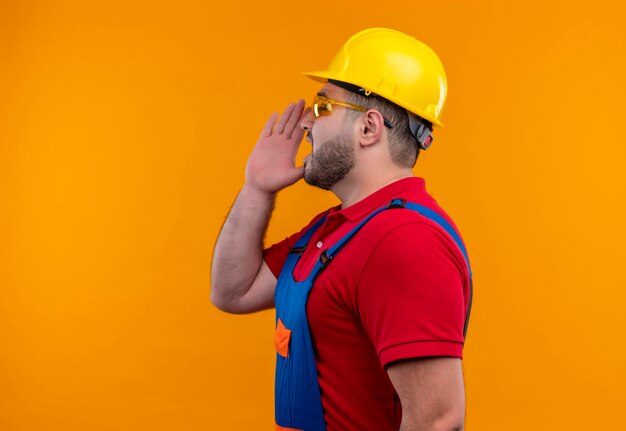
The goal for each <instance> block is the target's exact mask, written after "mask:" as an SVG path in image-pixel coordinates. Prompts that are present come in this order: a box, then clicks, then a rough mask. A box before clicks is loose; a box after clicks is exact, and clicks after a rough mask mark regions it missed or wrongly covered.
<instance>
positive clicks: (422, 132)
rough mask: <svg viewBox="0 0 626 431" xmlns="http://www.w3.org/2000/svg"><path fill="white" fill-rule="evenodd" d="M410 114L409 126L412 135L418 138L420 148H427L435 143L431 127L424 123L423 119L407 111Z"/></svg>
mask: <svg viewBox="0 0 626 431" xmlns="http://www.w3.org/2000/svg"><path fill="white" fill-rule="evenodd" d="M407 114H408V115H409V128H410V129H411V135H413V137H415V139H416V140H417V144H418V145H419V147H420V149H422V150H427V149H428V147H430V146H431V145H432V143H433V139H434V138H433V134H432V132H431V130H430V128H429V127H428V126H427V125H426V124H424V122H423V120H422V119H421V118H420V117H418V116H417V115H414V114H412V113H410V112H408V111H407Z"/></svg>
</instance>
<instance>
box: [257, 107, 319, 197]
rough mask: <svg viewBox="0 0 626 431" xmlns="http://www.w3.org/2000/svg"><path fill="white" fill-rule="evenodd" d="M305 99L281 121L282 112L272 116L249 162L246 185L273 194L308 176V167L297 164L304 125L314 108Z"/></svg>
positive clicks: (283, 115) (288, 108)
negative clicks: (305, 173)
mask: <svg viewBox="0 0 626 431" xmlns="http://www.w3.org/2000/svg"><path fill="white" fill-rule="evenodd" d="M303 109H304V101H303V100H300V101H298V102H297V103H291V104H290V105H289V106H287V108H286V109H285V112H283V114H282V115H281V116H280V118H279V119H278V121H276V119H277V117H278V113H273V114H272V115H270V117H269V119H268V120H267V123H265V127H264V128H263V131H262V132H261V136H260V137H259V140H258V141H257V143H256V145H255V146H254V149H253V150H252V153H251V154H250V157H249V158H248V163H247V165H246V186H248V187H251V188H253V189H255V190H258V191H261V192H264V193H267V194H272V193H276V192H277V191H279V190H281V189H283V188H285V187H287V186H290V185H291V184H293V183H295V182H296V181H298V180H299V179H300V178H302V177H303V175H304V167H303V166H296V164H295V160H296V153H297V152H298V147H299V146H300V143H301V142H302V138H303V137H304V130H302V128H301V127H300V123H301V122H302V119H303V118H304V117H305V116H306V115H307V114H308V111H309V109H310V108H307V109H305V110H304V111H303Z"/></svg>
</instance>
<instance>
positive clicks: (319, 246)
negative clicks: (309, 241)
mask: <svg viewBox="0 0 626 431" xmlns="http://www.w3.org/2000/svg"><path fill="white" fill-rule="evenodd" d="M316 245H317V248H322V246H323V245H324V243H323V242H322V241H318V242H317V244H316Z"/></svg>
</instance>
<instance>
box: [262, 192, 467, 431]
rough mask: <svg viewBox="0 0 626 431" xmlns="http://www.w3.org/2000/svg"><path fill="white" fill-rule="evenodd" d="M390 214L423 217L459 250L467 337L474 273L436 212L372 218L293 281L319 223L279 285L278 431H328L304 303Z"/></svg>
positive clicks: (295, 251)
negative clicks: (366, 230) (338, 260)
mask: <svg viewBox="0 0 626 431" xmlns="http://www.w3.org/2000/svg"><path fill="white" fill-rule="evenodd" d="M392 208H408V209H411V210H413V211H417V212H419V213H420V214H421V215H423V216H424V217H427V218H429V219H430V220H432V221H434V222H435V223H436V224H438V225H439V226H440V227H441V228H443V229H444V230H445V231H446V232H447V233H448V234H449V235H450V236H451V237H452V239H453V240H454V241H455V243H456V244H457V245H458V246H459V248H460V250H461V252H462V253H463V256H464V257H465V262H466V263H467V267H468V271H469V274H470V298H469V305H468V309H467V313H466V318H465V328H464V330H463V335H465V333H466V332H467V324H468V322H469V314H470V308H471V305H472V282H471V280H472V273H471V269H470V266H469V259H468V257H467V252H466V250H465V246H464V245H463V242H462V241H461V238H460V236H459V234H458V233H457V232H456V231H455V230H454V228H453V227H452V226H451V225H450V224H449V223H448V222H447V221H446V220H445V219H444V218H443V217H441V216H440V215H439V214H437V213H436V212H435V211H433V210H431V209H429V208H427V207H425V206H423V205H419V204H416V203H412V202H406V201H405V200H404V199H394V200H392V201H391V203H390V204H389V205H386V206H384V207H382V208H379V209H377V210H375V211H374V212H372V213H371V214H370V215H368V216H367V217H366V218H365V219H364V220H363V221H362V222H361V223H359V224H358V225H357V226H356V227H354V228H353V229H352V230H351V231H350V232H348V233H347V234H346V235H345V236H344V237H343V238H341V239H340V240H339V241H337V242H336V243H335V244H334V245H333V246H332V247H330V248H329V249H327V250H326V251H324V252H323V253H322V255H321V257H320V259H319V260H318V261H317V262H316V264H315V266H314V267H313V269H312V270H311V272H310V273H309V276H308V277H307V278H306V280H303V281H295V279H294V277H293V270H294V268H295V267H296V264H297V263H298V260H299V259H300V256H301V255H302V252H303V251H304V249H305V248H306V246H307V244H308V243H309V240H310V239H311V236H313V233H314V232H315V231H316V230H317V229H318V228H319V227H320V226H321V225H322V224H323V223H324V221H325V220H326V216H324V217H322V218H321V219H320V220H319V221H317V222H316V223H315V224H314V225H313V226H312V227H311V228H310V229H308V230H307V231H306V232H305V234H304V235H303V236H302V237H301V238H300V239H299V240H298V242H296V244H295V245H294V247H293V248H292V249H291V251H290V252H289V254H288V256H287V260H286V262H285V265H284V267H283V270H282V272H281V273H280V275H279V277H278V284H277V285H276V294H275V306H276V351H277V353H276V380H275V387H274V391H275V392H274V396H275V415H276V416H275V417H276V429H277V430H284V431H296V430H297V431H326V423H325V422H324V412H323V410H322V400H321V397H320V387H319V382H318V380H317V369H316V367H315V355H314V353H313V343H312V342H311V333H310V331H309V324H308V321H307V315H306V303H307V299H308V296H309V292H310V291H311V288H312V287H313V283H314V282H315V279H316V278H317V277H318V276H319V274H320V273H321V271H322V270H323V269H324V268H325V267H326V266H327V265H328V264H329V263H330V262H331V261H332V260H333V259H334V258H335V256H336V255H337V254H338V253H339V252H340V251H341V249H342V248H343V247H344V246H345V245H346V244H347V243H348V241H350V240H351V239H352V237H353V236H354V235H355V234H356V233H357V232H358V231H359V230H360V229H361V228H362V227H363V226H364V225H365V223H367V222H368V221H369V220H371V219H372V217H374V216H375V215H376V214H378V213H380V212H381V211H385V210H388V209H392Z"/></svg>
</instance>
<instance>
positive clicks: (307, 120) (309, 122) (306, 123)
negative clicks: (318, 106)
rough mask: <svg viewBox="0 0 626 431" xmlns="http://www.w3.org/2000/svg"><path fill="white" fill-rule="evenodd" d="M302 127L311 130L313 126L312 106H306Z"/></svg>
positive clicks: (306, 130)
mask: <svg viewBox="0 0 626 431" xmlns="http://www.w3.org/2000/svg"><path fill="white" fill-rule="evenodd" d="M300 127H301V128H302V130H304V131H305V132H310V131H311V128H312V127H313V113H312V112H311V108H306V109H305V110H304V112H303V114H302V119H301V121H300Z"/></svg>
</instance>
